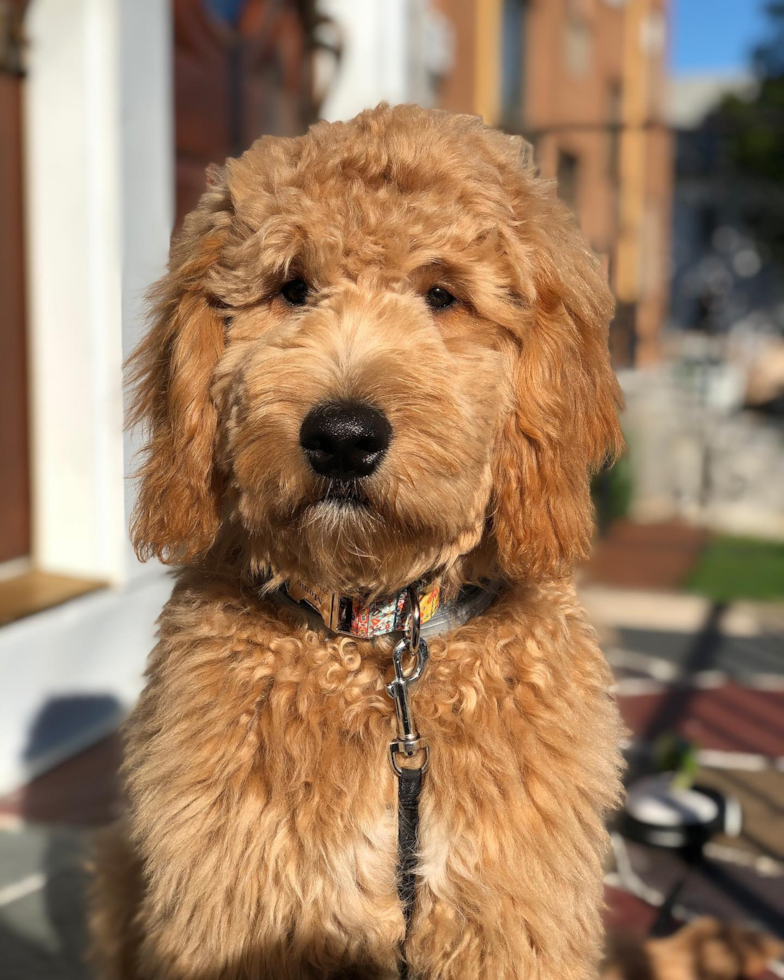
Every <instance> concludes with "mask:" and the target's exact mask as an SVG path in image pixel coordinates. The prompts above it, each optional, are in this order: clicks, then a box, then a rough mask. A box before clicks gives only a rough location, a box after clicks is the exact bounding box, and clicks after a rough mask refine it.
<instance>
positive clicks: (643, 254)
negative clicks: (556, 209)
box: [435, 0, 672, 366]
mask: <svg viewBox="0 0 784 980" xmlns="http://www.w3.org/2000/svg"><path fill="white" fill-rule="evenodd" d="M435 6H436V8H437V9H438V10H439V11H440V12H442V13H443V14H444V15H446V17H447V18H448V20H449V21H450V22H451V24H452V27H453V31H454V50H455V58H454V61H453V64H452V67H451V69H449V70H447V71H446V72H445V73H444V75H443V77H442V78H441V79H440V80H439V82H438V85H437V86H436V99H437V102H438V104H439V105H441V106H442V107H444V108H446V109H450V110H453V111H459V112H471V113H478V114H479V115H482V116H483V117H484V119H485V121H486V122H489V123H491V124H492V125H497V126H501V127H503V128H504V129H506V130H507V131H509V132H513V133H521V134H522V135H524V136H525V137H526V138H527V139H529V140H530V141H531V142H532V143H533V144H534V147H535V150H536V157H537V160H538V163H539V167H540V169H541V172H542V174H543V175H544V176H546V177H555V178H557V180H558V188H559V194H560V195H561V196H562V197H563V198H564V200H566V201H567V202H568V203H569V204H570V205H571V207H572V208H573V209H574V210H575V212H576V213H577V215H578V216H579V219H580V222H581V224H582V227H583V230H584V231H585V234H586V236H587V238H588V241H589V243H590V245H591V247H592V248H593V249H594V250H595V251H596V252H597V253H599V254H600V255H602V256H603V257H604V259H605V261H606V263H607V267H608V273H609V277H610V281H611V284H612V286H613V288H614V290H615V294H616V296H617V299H618V309H617V315H616V320H615V323H614V324H613V330H612V337H611V348H612V353H613V358H614V361H615V363H616V365H618V366H627V365H645V364H650V363H654V362H656V361H657V360H658V358H659V356H660V335H661V330H662V325H663V322H664V319H665V317H666V313H667V308H668V300H669V297H668V280H669V264H668V256H669V245H670V212H671V201H672V138H671V135H670V132H669V130H668V128H667V126H666V108H667V104H666V92H667V88H666V80H667V76H666V40H667V19H666V15H667V3H666V0H436V2H435Z"/></svg>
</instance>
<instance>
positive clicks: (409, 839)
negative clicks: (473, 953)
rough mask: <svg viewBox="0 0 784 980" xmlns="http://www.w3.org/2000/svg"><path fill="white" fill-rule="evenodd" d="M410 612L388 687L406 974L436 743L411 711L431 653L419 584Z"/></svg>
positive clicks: (404, 976)
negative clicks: (422, 808)
mask: <svg viewBox="0 0 784 980" xmlns="http://www.w3.org/2000/svg"><path fill="white" fill-rule="evenodd" d="M409 595H410V610H411V613H410V617H409V620H408V623H407V625H406V637H405V638H404V639H402V640H401V641H400V642H399V643H398V644H397V646H396V647H395V649H394V650H393V651H392V662H393V664H394V668H395V676H394V678H393V680H391V681H390V683H389V684H387V692H388V693H389V696H390V697H391V698H392V699H393V700H394V702H395V712H396V714H397V738H395V739H393V740H392V742H390V745H389V758H390V762H391V763H392V769H393V770H394V772H395V775H396V776H397V779H398V784H397V786H398V793H397V799H398V810H397V813H398V822H397V862H398V867H397V893H398V897H399V899H400V904H401V906H402V909H403V919H404V921H405V927H406V928H405V935H404V938H403V942H402V943H401V949H400V954H401V965H400V976H401V978H402V980H407V978H408V976H409V972H408V961H407V960H406V949H405V945H406V939H407V938H408V931H409V926H410V925H411V919H412V917H413V914H414V901H415V898H416V866H417V851H418V846H419V797H420V795H421V793H422V779H423V777H424V775H425V772H426V771H427V767H428V765H429V764H430V747H429V746H428V744H427V740H426V739H424V738H422V737H421V736H420V735H419V733H418V732H417V729H416V725H415V724H414V714H413V711H412V710H411V692H412V691H414V690H415V688H416V686H417V684H419V682H420V681H421V680H422V677H423V676H424V673H425V671H426V669H427V664H428V659H429V653H428V649H427V643H425V641H424V640H423V639H422V636H421V633H420V628H419V627H420V615H419V601H418V596H417V594H416V592H415V591H414V589H411V591H410V594H409ZM404 656H409V657H412V658H413V660H414V665H413V667H412V668H411V669H410V670H409V671H408V672H406V671H405V670H404V668H403V657H404ZM400 756H403V757H405V758H406V759H414V758H417V759H419V760H420V761H419V765H418V766H416V767H414V768H409V767H408V766H401V765H400V758H399V757H400Z"/></svg>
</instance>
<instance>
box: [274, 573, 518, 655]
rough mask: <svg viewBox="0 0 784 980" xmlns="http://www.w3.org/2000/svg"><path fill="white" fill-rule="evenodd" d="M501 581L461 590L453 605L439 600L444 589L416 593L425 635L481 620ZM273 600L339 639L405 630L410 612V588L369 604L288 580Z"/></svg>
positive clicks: (435, 585)
mask: <svg viewBox="0 0 784 980" xmlns="http://www.w3.org/2000/svg"><path fill="white" fill-rule="evenodd" d="M499 589H500V582H493V583H490V584H488V585H484V586H467V587H466V588H463V589H461V591H460V593H459V594H458V596H457V598H456V599H455V601H454V602H450V603H447V604H444V603H442V601H441V586H440V584H438V583H430V584H429V585H426V586H423V587H422V588H420V589H418V594H419V613H420V622H421V624H422V635H423V636H425V637H430V636H436V635H438V634H440V633H446V632H447V631H448V630H451V629H455V628H456V627H457V626H462V625H463V623H466V622H467V621H468V620H469V619H471V618H473V617H474V616H478V615H479V614H480V613H481V612H484V610H485V609H487V607H488V606H489V605H490V603H491V602H492V601H493V599H495V597H496V596H497V595H498V592H499ZM274 597H275V598H276V599H277V601H278V602H280V603H281V604H282V605H284V606H287V607H289V608H296V609H297V610H298V611H300V612H303V613H304V614H305V615H306V616H308V617H309V618H311V619H316V617H318V619H320V620H321V622H322V623H323V625H324V626H326V627H327V629H329V630H331V631H332V632H333V633H337V634H339V635H340V636H354V637H357V638H361V639H366V640H369V639H372V638H373V637H377V636H386V635H388V634H389V633H400V632H402V631H403V630H404V629H405V626H406V620H407V618H408V613H409V598H408V589H407V588H405V589H401V590H400V591H399V592H395V593H393V594H392V595H389V596H382V597H381V598H379V599H374V600H373V601H369V600H367V599H364V598H362V597H358V596H351V595H346V594H343V593H339V592H326V593H324V592H320V591H319V590H317V589H314V588H311V587H310V586H308V585H307V584H306V583H304V582H302V581H291V582H287V583H286V584H285V585H284V586H283V587H282V588H281V589H279V590H278V592H276V593H274Z"/></svg>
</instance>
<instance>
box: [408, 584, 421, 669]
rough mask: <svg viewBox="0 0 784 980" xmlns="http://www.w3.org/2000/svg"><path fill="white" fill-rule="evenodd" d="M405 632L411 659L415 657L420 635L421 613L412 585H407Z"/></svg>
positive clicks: (415, 591)
mask: <svg viewBox="0 0 784 980" xmlns="http://www.w3.org/2000/svg"><path fill="white" fill-rule="evenodd" d="M406 632H407V633H408V652H409V653H410V654H411V656H412V657H416V655H417V651H418V650H419V641H420V637H421V634H422V613H421V612H420V609H419V593H418V592H417V590H416V588H415V587H414V586H413V585H409V587H408V622H407V623H406Z"/></svg>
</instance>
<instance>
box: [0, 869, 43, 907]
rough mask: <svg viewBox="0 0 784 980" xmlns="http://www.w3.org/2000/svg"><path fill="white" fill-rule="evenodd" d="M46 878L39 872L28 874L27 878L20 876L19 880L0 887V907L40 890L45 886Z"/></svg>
mask: <svg viewBox="0 0 784 980" xmlns="http://www.w3.org/2000/svg"><path fill="white" fill-rule="evenodd" d="M46 880H47V879H46V875H45V874H41V873H40V872H39V873H38V874H34V875H28V877H27V878H22V880H21V881H16V882H14V884H13V885H6V886H5V887H4V888H0V908H2V907H3V906H4V905H10V904H11V903H12V902H18V901H19V899H20V898H26V897H27V896H28V895H34V894H35V893H36V892H40V891H41V889H43V888H44V887H45V886H46Z"/></svg>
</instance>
